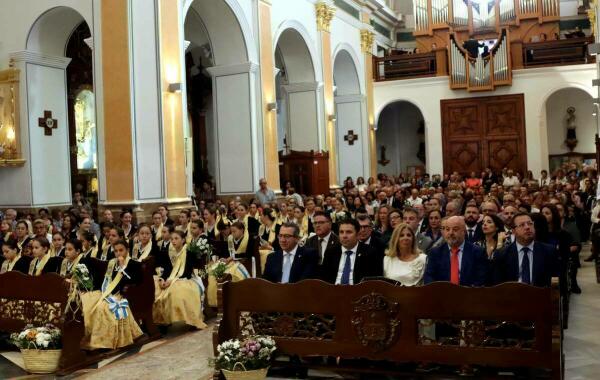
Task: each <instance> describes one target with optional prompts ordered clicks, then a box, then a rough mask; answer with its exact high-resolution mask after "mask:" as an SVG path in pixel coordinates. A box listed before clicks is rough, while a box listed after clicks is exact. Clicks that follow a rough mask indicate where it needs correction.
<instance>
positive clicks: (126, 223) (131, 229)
mask: <svg viewBox="0 0 600 380" xmlns="http://www.w3.org/2000/svg"><path fill="white" fill-rule="evenodd" d="M132 220H133V214H132V213H131V210H128V209H125V210H123V212H122V213H121V229H122V230H123V235H124V236H125V240H126V241H127V243H129V245H130V246H133V241H132V239H133V237H134V236H135V233H136V232H137V229H136V227H135V226H134V225H133V224H132Z"/></svg>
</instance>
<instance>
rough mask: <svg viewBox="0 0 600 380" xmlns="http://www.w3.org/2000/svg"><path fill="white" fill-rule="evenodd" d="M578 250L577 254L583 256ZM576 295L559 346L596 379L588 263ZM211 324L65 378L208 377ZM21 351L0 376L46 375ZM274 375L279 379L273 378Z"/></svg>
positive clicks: (599, 337)
mask: <svg viewBox="0 0 600 380" xmlns="http://www.w3.org/2000/svg"><path fill="white" fill-rule="evenodd" d="M586 256H587V253H583V254H582V257H586ZM578 278H579V283H580V286H581V288H582V290H583V293H582V294H581V295H573V296H572V297H571V317H570V318H571V319H570V323H569V329H568V330H566V331H565V339H564V350H565V356H566V376H565V378H566V379H568V380H597V379H600V284H597V283H596V274H595V269H594V265H593V264H592V263H583V268H582V269H581V271H580V273H579V276H578ZM212 327H213V324H212V323H211V324H209V327H208V328H207V329H205V330H202V331H196V332H188V333H181V334H177V333H175V334H169V336H167V338H165V339H161V340H159V341H156V342H152V343H150V344H148V345H145V346H143V347H141V348H140V349H137V350H135V351H132V352H128V353H125V354H122V355H120V356H118V357H114V358H111V359H109V360H107V361H106V362H104V363H101V364H100V365H99V366H98V368H91V369H87V370H83V371H79V372H77V373H75V374H73V375H71V376H68V378H77V379H89V380H96V379H98V380H100V379H114V380H120V379H132V378H139V379H149V380H151V379H161V380H171V379H173V380H175V379H208V378H210V376H211V374H212V368H210V367H209V365H208V359H209V358H210V357H211V356H212ZM20 367H22V362H20V355H19V354H18V353H16V352H12V353H11V352H0V378H6V379H7V378H12V379H44V380H45V379H51V378H52V377H49V376H43V377H42V376H31V375H29V376H27V375H26V373H25V372H24V371H23V370H22V368H20ZM309 377H310V378H311V379H334V378H337V379H340V378H342V377H341V376H336V375H335V374H333V373H319V372H313V371H311V372H310V373H309ZM277 379H282V378H281V377H278V378H277Z"/></svg>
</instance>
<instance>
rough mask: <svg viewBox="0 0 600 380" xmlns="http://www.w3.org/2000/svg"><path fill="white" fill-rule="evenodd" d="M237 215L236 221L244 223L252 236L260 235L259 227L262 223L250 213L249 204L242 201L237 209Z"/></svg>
mask: <svg viewBox="0 0 600 380" xmlns="http://www.w3.org/2000/svg"><path fill="white" fill-rule="evenodd" d="M235 216H236V218H237V219H236V220H235V222H241V223H243V224H244V227H245V229H246V231H248V234H250V235H252V236H256V235H258V227H259V226H260V223H259V222H258V220H256V219H254V218H252V217H250V215H248V206H247V205H245V204H244V203H240V204H239V205H238V206H237V207H236V209H235Z"/></svg>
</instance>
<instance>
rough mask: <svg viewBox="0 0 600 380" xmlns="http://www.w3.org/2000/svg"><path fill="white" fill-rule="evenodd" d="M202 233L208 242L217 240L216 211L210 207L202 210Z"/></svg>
mask: <svg viewBox="0 0 600 380" xmlns="http://www.w3.org/2000/svg"><path fill="white" fill-rule="evenodd" d="M203 217H204V231H205V232H206V236H207V237H208V239H209V240H217V236H218V235H219V230H218V229H217V217H218V215H217V209H216V208H215V207H214V206H210V207H207V208H205V209H204V211H203Z"/></svg>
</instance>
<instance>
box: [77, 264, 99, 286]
mask: <svg viewBox="0 0 600 380" xmlns="http://www.w3.org/2000/svg"><path fill="white" fill-rule="evenodd" d="M72 279H73V281H75V282H76V283H77V288H78V289H79V290H83V291H90V290H92V288H93V287H94V282H93V281H92V275H91V274H90V271H89V270H88V268H87V267H86V266H85V264H77V266H76V267H75V270H74V271H73V277H72Z"/></svg>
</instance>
